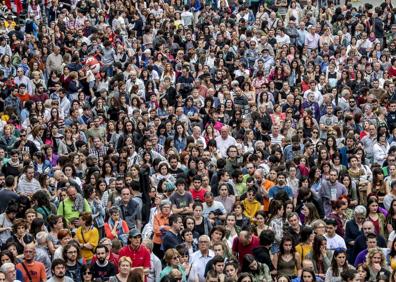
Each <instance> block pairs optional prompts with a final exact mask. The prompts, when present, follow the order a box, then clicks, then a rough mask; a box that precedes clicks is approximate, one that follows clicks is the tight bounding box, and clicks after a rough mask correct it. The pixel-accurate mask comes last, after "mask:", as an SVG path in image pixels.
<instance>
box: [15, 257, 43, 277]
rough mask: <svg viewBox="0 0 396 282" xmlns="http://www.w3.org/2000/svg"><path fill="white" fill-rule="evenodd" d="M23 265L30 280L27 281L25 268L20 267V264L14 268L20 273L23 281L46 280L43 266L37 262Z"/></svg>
mask: <svg viewBox="0 0 396 282" xmlns="http://www.w3.org/2000/svg"><path fill="white" fill-rule="evenodd" d="M23 263H24V264H25V267H26V269H27V270H28V271H29V274H30V277H31V280H30V279H29V275H28V274H27V272H26V270H25V268H24V267H23V266H22V263H18V264H17V266H16V268H17V269H19V270H20V271H21V272H22V275H23V280H24V281H31V282H41V281H44V280H47V274H46V273H45V267H44V264H42V263H41V262H38V261H33V262H31V263H27V262H23Z"/></svg>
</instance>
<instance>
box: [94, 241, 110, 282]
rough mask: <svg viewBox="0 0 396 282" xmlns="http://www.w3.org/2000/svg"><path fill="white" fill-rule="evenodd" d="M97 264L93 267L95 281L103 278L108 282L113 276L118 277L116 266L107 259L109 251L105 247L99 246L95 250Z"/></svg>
mask: <svg viewBox="0 0 396 282" xmlns="http://www.w3.org/2000/svg"><path fill="white" fill-rule="evenodd" d="M95 255H96V262H94V263H92V265H91V272H92V277H93V279H99V278H101V279H102V281H108V280H109V278H110V277H111V276H114V275H116V269H115V266H114V265H113V264H112V263H111V262H110V261H109V260H108V259H107V257H108V255H109V250H108V249H107V247H106V246H104V245H98V246H97V247H96V249H95Z"/></svg>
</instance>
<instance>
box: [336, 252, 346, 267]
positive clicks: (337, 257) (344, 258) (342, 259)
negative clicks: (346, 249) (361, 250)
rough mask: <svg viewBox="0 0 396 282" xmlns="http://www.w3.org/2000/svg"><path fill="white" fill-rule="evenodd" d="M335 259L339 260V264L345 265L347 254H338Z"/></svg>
mask: <svg viewBox="0 0 396 282" xmlns="http://www.w3.org/2000/svg"><path fill="white" fill-rule="evenodd" d="M335 259H336V261H337V265H339V266H343V265H344V264H345V261H346V256H345V254H344V253H341V254H338V256H336V257H335Z"/></svg>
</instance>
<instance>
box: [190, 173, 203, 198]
mask: <svg viewBox="0 0 396 282" xmlns="http://www.w3.org/2000/svg"><path fill="white" fill-rule="evenodd" d="M201 184H202V177H201V176H200V175H195V176H194V177H193V185H192V187H191V188H190V192H191V195H192V197H193V199H194V200H199V201H200V202H204V201H205V193H206V190H205V189H204V188H202V186H201Z"/></svg>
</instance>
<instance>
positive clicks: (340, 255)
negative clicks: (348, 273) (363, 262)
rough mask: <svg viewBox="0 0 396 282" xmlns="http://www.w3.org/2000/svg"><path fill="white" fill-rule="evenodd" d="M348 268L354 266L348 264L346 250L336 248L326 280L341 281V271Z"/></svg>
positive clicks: (331, 281)
mask: <svg viewBox="0 0 396 282" xmlns="http://www.w3.org/2000/svg"><path fill="white" fill-rule="evenodd" d="M348 269H354V267H353V266H351V265H349V264H348V261H347V260H346V251H345V250H335V251H334V254H333V259H332V260H331V266H330V268H329V269H328V270H327V272H326V277H325V282H341V281H342V278H341V272H343V271H345V270H348Z"/></svg>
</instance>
